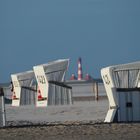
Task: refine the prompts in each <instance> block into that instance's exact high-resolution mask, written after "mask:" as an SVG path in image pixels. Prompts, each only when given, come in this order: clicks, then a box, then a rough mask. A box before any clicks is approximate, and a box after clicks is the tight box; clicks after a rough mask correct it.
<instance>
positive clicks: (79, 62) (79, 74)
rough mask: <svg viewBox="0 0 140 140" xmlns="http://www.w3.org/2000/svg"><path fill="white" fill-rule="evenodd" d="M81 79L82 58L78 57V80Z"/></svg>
mask: <svg viewBox="0 0 140 140" xmlns="http://www.w3.org/2000/svg"><path fill="white" fill-rule="evenodd" d="M82 79H83V73H82V59H81V58H79V59H78V80H82Z"/></svg>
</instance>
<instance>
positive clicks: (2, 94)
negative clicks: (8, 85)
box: [0, 87, 6, 127]
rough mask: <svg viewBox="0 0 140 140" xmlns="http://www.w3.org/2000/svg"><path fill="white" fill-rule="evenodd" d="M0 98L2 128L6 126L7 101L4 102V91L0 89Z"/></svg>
mask: <svg viewBox="0 0 140 140" xmlns="http://www.w3.org/2000/svg"><path fill="white" fill-rule="evenodd" d="M0 98H1V112H0V113H1V114H0V115H1V117H2V120H1V121H2V126H1V127H4V126H6V113H5V101H4V91H3V88H1V87H0Z"/></svg>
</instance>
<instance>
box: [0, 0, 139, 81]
mask: <svg viewBox="0 0 140 140" xmlns="http://www.w3.org/2000/svg"><path fill="white" fill-rule="evenodd" d="M139 7H140V0H0V49H1V50H0V52H1V54H0V82H8V81H9V80H10V74H12V73H17V72H22V71H26V70H30V69H32V66H34V65H37V64H42V63H46V62H48V61H52V60H56V59H59V58H70V67H69V71H68V78H69V76H70V75H71V74H72V73H75V74H77V59H78V57H79V56H80V57H82V60H83V71H84V74H85V73H89V74H91V75H92V76H93V77H95V78H97V77H100V69H101V68H102V67H106V66H108V65H114V64H120V63H128V62H134V61H139V60H140V8H139Z"/></svg>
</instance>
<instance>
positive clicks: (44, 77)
mask: <svg viewBox="0 0 140 140" xmlns="http://www.w3.org/2000/svg"><path fill="white" fill-rule="evenodd" d="M68 65H69V60H68V59H60V60H56V61H53V62H49V63H47V64H42V65H38V66H34V67H33V70H34V73H35V77H36V80H37V84H38V89H37V104H36V105H37V106H38V107H43V106H44V107H46V106H48V105H63V104H72V88H71V87H70V86H68V85H66V84H65V83H64V78H65V73H66V71H67V69H68Z"/></svg>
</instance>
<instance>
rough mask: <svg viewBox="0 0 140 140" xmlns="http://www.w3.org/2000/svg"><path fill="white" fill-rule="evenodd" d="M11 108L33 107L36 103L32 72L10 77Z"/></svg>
mask: <svg viewBox="0 0 140 140" xmlns="http://www.w3.org/2000/svg"><path fill="white" fill-rule="evenodd" d="M11 79H12V82H11V84H12V106H20V105H34V104H35V103H36V91H37V83H36V79H35V75H34V72H33V71H26V72H21V73H17V74H12V75H11Z"/></svg>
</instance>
